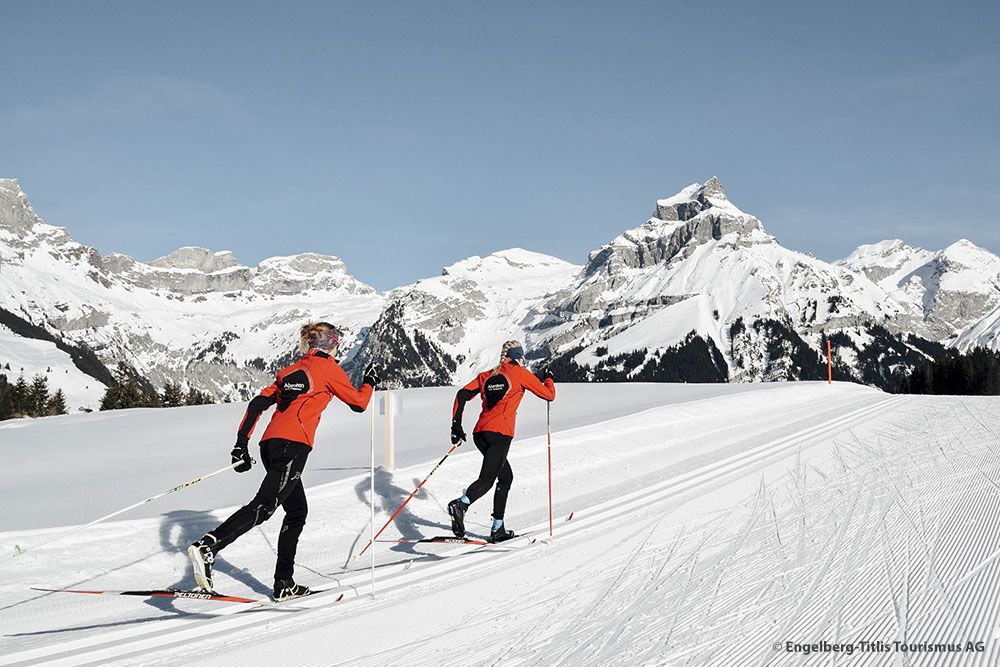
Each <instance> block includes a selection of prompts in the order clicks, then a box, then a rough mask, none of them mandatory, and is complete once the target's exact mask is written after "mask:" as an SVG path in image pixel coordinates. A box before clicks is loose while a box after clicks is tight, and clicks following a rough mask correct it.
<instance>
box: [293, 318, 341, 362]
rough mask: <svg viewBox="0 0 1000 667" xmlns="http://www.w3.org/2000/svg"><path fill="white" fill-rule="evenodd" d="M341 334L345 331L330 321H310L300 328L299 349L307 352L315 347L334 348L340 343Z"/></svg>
mask: <svg viewBox="0 0 1000 667" xmlns="http://www.w3.org/2000/svg"><path fill="white" fill-rule="evenodd" d="M327 332H330V333H327ZM341 336H343V332H341V330H340V329H338V328H337V327H335V326H333V325H332V324H330V323H329V322H309V323H307V324H304V325H302V328H301V329H299V351H300V352H302V353H303V354H305V353H306V352H308V351H309V350H310V349H311V348H314V347H319V348H321V349H333V348H334V347H337V346H339V345H340V338H341ZM331 343H333V345H331Z"/></svg>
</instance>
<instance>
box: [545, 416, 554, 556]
mask: <svg viewBox="0 0 1000 667" xmlns="http://www.w3.org/2000/svg"><path fill="white" fill-rule="evenodd" d="M545 435H546V437H547V438H548V441H549V446H548V450H549V537H550V538H551V537H552V402H551V401H548V402H546V403H545Z"/></svg>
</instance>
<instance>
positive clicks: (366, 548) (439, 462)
mask: <svg viewBox="0 0 1000 667" xmlns="http://www.w3.org/2000/svg"><path fill="white" fill-rule="evenodd" d="M463 442H464V440H459V441H458V442H457V443H456V444H454V445H452V446H451V449H449V450H448V453H447V454H445V455H444V456H442V457H441V460H440V461H438V462H437V465H436V466H434V469H433V470H431V471H430V473H428V474H427V477H424V481H422V482H420V484H417V488H415V489H413V491H412V492H411V493H410V495H409V496H407V497H406V500H404V501H403V504H402V505H400V506H399V508H398V509H396V511H395V512H393V513H392V516H391V517H389V520H388V521H386V522H385V525H384V526H382V527H381V528H379V531H378V532H377V533H375V537H373V538H372V541H369V542H368V544H366V545H365V548H364V549H362V550H361V551H359V552H358V553H357V554H355V556H354V557H355V558H358V557H360V556H361V554H363V553H364V552H366V551H368V547H370V546H371V545H372V542H373V541H374V540H375V538H377V537H378V536H379V535H381V534H382V531H383V530H385V529H386V528H388V527H389V524H390V523H392V522H393V520H395V518H396V517H397V516H399V513H400V512H402V511H403V508H404V507H406V503H408V502H410V499H412V498H413V496H415V495H417V491H419V490H420V488H421V487H422V486H423V485H424V484H426V483H427V480H429V479H430V478H431V475H433V474H434V473H435V472H436V471H437V469H438V468H440V467H441V464H442V463H444V460H445V459H446V458H448V457H449V456H451V453H452V452H453V451H455V450H456V449H458V448H459V447H460V446H461V444H462V443H463ZM374 525H375V523H374V522H372V526H374Z"/></svg>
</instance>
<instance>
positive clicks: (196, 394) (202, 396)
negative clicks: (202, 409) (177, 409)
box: [184, 387, 213, 405]
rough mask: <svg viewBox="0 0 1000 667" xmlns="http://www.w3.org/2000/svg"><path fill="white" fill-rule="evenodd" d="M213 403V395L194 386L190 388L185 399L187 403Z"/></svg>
mask: <svg viewBox="0 0 1000 667" xmlns="http://www.w3.org/2000/svg"><path fill="white" fill-rule="evenodd" d="M211 403H213V401H212V397H211V396H209V395H208V394H206V393H205V392H203V391H198V390H197V389H195V388H194V387H191V389H189V390H188V393H187V398H186V399H185V400H184V404H185V405H209V404H211Z"/></svg>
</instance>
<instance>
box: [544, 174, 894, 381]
mask: <svg viewBox="0 0 1000 667" xmlns="http://www.w3.org/2000/svg"><path fill="white" fill-rule="evenodd" d="M550 306H553V307H552V310H553V316H552V318H551V319H550V320H549V321H547V322H544V323H543V324H542V325H541V326H539V327H537V328H536V329H535V331H533V336H532V338H533V340H534V341H535V345H536V347H540V348H544V349H545V350H546V351H547V353H548V354H551V355H553V356H559V355H561V354H565V353H570V354H571V355H572V361H573V362H574V363H575V364H577V365H579V366H582V367H589V368H600V367H602V366H603V367H605V368H608V367H610V366H615V367H616V370H617V373H614V374H612V377H609V378H607V379H623V377H622V376H624V377H632V378H636V377H645V379H654V378H652V377H647V376H644V374H643V366H644V365H646V364H648V363H649V362H650V361H651V360H653V359H654V357H655V355H656V354H657V352H662V351H663V350H664V349H665V348H668V347H670V346H676V345H681V346H683V345H686V344H689V343H690V341H691V337H690V334H692V332H693V334H694V336H695V337H697V338H701V339H702V340H703V341H704V343H707V346H704V345H703V348H704V349H706V350H708V351H709V355H710V358H706V359H705V360H704V361H705V363H706V364H709V365H711V366H713V367H716V368H718V370H719V373H720V376H721V378H720V379H725V378H726V377H732V378H734V379H740V380H755V381H759V380H773V379H782V378H798V377H803V372H804V371H806V372H807V373H808V372H809V371H810V370H811V369H804V368H803V367H802V364H801V360H799V359H797V357H798V356H800V354H801V352H802V351H803V350H808V349H811V350H818V349H819V339H820V336H821V332H823V331H831V330H849V331H853V332H860V331H861V329H862V328H863V327H865V326H866V325H868V324H871V323H879V324H883V323H884V324H886V325H888V326H890V327H893V328H897V329H898V328H900V327H902V328H905V326H906V325H907V324H908V323H909V320H910V318H911V316H912V313H911V312H910V309H909V308H908V307H907V306H906V304H901V303H898V302H896V301H894V300H892V299H889V298H887V294H886V292H885V290H884V289H882V288H881V287H879V286H878V285H876V284H875V283H874V282H872V281H871V280H869V279H868V278H867V277H865V276H864V275H863V274H860V273H858V272H856V271H852V270H850V269H849V268H845V267H839V266H833V265H831V264H828V263H826V262H823V261H821V260H819V259H816V258H815V257H812V256H810V255H806V254H803V253H799V252H795V251H792V250H788V249H786V248H784V247H782V246H781V245H780V244H778V242H777V240H776V239H775V238H774V237H773V236H771V235H770V234H768V233H767V232H766V231H765V229H764V227H763V225H762V224H761V222H760V220H758V219H757V218H755V217H754V216H752V215H750V214H748V213H745V212H744V211H741V210H740V209H739V208H737V207H736V206H735V205H734V204H733V203H732V202H730V201H729V199H728V198H727V196H726V194H725V191H724V190H723V188H722V185H721V183H720V182H719V180H718V179H717V178H712V179H710V180H709V181H707V182H706V183H704V184H699V183H695V184H692V185H690V186H688V187H686V188H684V189H683V190H682V191H681V192H680V193H678V194H677V195H674V196H673V197H670V198H668V199H661V200H659V201H658V202H657V203H656V210H655V213H654V214H653V216H652V217H651V218H650V219H649V220H647V221H646V222H645V223H644V224H642V225H640V226H639V227H637V228H635V229H631V230H628V231H626V232H625V233H624V234H622V235H620V236H618V237H617V238H615V239H614V240H613V241H611V242H610V243H608V244H606V245H604V246H603V247H601V248H600V249H598V250H596V251H594V252H593V253H591V255H590V258H589V261H588V263H587V265H586V267H585V268H584V271H583V274H582V279H581V280H580V282H579V283H578V284H577V285H576V286H575V287H574V288H573V289H572V290H571V291H570V293H569V294H568V295H566V297H565V298H563V299H561V300H560V301H559V302H558V303H554V304H550ZM637 350H639V351H644V352H643V354H641V355H627V353H630V352H634V351H637ZM616 355H617V356H618V357H619V358H617V359H615V357H616ZM623 355H627V356H629V357H630V358H629V359H622V358H621V356H623ZM813 356H815V353H813ZM609 360H610V361H614V363H610V364H609ZM723 360H724V363H722V361H723ZM807 376H808V375H807Z"/></svg>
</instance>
